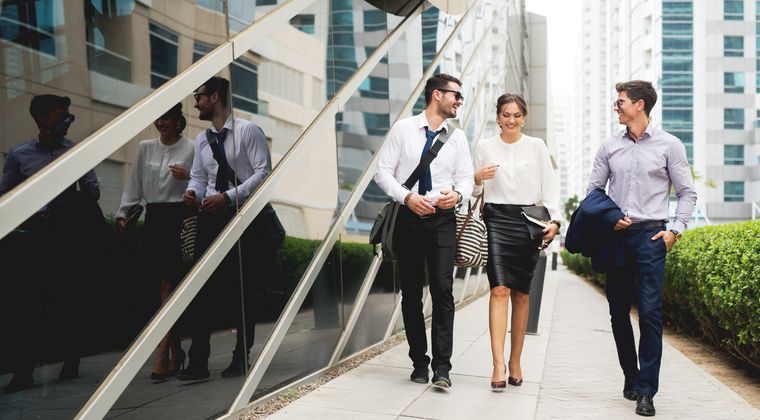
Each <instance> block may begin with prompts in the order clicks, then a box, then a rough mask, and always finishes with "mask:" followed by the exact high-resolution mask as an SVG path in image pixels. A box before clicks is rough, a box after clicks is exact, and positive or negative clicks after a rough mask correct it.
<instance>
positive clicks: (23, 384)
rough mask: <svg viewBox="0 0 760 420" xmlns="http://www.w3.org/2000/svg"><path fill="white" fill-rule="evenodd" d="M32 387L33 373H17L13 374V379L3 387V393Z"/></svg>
mask: <svg viewBox="0 0 760 420" xmlns="http://www.w3.org/2000/svg"><path fill="white" fill-rule="evenodd" d="M32 387H34V380H33V379H32V375H19V374H15V375H13V378H11V381H10V382H8V385H6V386H5V388H3V393H5V394H12V393H14V392H19V391H23V390H25V389H29V388H32Z"/></svg>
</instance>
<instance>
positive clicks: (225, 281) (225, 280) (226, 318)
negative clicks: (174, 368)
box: [187, 210, 284, 369]
mask: <svg viewBox="0 0 760 420" xmlns="http://www.w3.org/2000/svg"><path fill="white" fill-rule="evenodd" d="M233 216H234V211H233V210H230V211H225V212H223V213H218V214H212V215H209V214H200V215H199V216H198V236H197V240H196V251H195V253H196V256H198V257H200V256H201V255H203V253H204V252H205V251H206V250H207V249H208V247H209V246H210V245H211V243H212V242H213V241H214V240H215V239H216V237H217V236H218V235H219V233H221V231H222V230H223V229H224V227H225V226H226V225H227V224H228V223H229V221H230V220H231V219H232V217H233ZM278 229H280V230H281V229H282V227H281V225H280V224H279V220H278V219H277V215H276V213H274V212H265V211H262V213H260V214H259V215H258V216H256V218H255V219H254V221H253V222H252V223H251V224H250V225H249V226H248V228H247V229H246V230H245V232H244V233H243V235H242V236H241V238H240V241H239V243H238V244H236V245H235V246H234V247H232V248H231V249H230V251H229V252H228V253H227V256H226V257H225V258H224V260H223V261H222V263H221V264H219V266H218V267H217V269H216V270H215V271H214V274H212V276H211V277H210V278H209V280H208V281H207V282H206V284H205V285H204V286H203V288H202V289H201V291H200V292H199V293H198V295H197V296H196V298H195V299H194V301H193V303H192V304H191V306H190V308H188V312H189V314H188V315H189V316H188V319H187V322H188V324H189V325H188V327H187V328H188V330H189V333H190V337H191V339H192V344H191V347H190V350H189V352H188V353H189V355H190V366H189V368H190V369H207V368H208V358H209V355H210V354H211V344H210V340H211V330H212V328H213V327H214V324H219V323H225V325H227V324H231V325H234V326H235V327H236V329H237V340H236V343H235V348H234V350H233V353H232V357H233V360H238V361H240V360H245V359H247V355H248V352H249V351H250V349H251V347H252V346H253V341H254V335H255V330H256V318H255V308H256V298H257V295H258V288H257V287H256V285H257V284H259V283H261V282H262V281H264V280H268V279H269V277H270V276H272V275H273V265H274V258H275V256H276V254H277V250H278V249H279V247H280V245H281V244H282V239H283V238H282V237H279V236H278V235H273V232H276V231H277V230H278ZM283 235H284V232H283ZM238 247H239V248H240V250H239V251H238ZM239 255H240V256H242V258H239ZM241 262H242V273H241V272H240V267H241ZM243 313H244V314H245V316H243ZM244 333H245V338H244V336H243V335H244Z"/></svg>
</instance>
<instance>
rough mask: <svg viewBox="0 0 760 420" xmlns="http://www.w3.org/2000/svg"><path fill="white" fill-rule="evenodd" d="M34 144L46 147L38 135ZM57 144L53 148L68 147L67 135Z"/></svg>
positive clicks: (40, 147)
mask: <svg viewBox="0 0 760 420" xmlns="http://www.w3.org/2000/svg"><path fill="white" fill-rule="evenodd" d="M34 146H35V147H37V148H38V149H44V148H45V146H44V145H43V144H42V141H41V140H40V138H39V137H37V138H36V139H34ZM55 146H56V147H54V148H53V150H55V149H62V148H65V147H66V138H65V137H61V139H60V140H58V141H57V142H56V143H55Z"/></svg>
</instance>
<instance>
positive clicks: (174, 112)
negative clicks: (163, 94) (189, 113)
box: [159, 102, 187, 134]
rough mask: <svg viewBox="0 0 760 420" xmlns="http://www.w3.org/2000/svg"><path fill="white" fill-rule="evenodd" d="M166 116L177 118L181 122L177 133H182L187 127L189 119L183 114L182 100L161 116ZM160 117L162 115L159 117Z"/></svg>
mask: <svg viewBox="0 0 760 420" xmlns="http://www.w3.org/2000/svg"><path fill="white" fill-rule="evenodd" d="M163 116H166V117H169V118H171V119H173V120H176V121H177V123H178V124H179V127H177V134H182V130H184V129H185V127H187V120H186V119H185V116H184V115H182V102H180V103H178V104H177V105H174V106H173V107H171V109H169V110H168V111H166V112H165V113H164V115H162V116H161V117H163ZM159 118H160V117H159Z"/></svg>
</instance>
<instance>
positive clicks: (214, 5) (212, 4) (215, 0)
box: [196, 0, 224, 13]
mask: <svg viewBox="0 0 760 420" xmlns="http://www.w3.org/2000/svg"><path fill="white" fill-rule="evenodd" d="M196 4H198V6H201V7H205V8H206V9H209V10H213V11H215V12H219V13H224V2H223V1H219V0H196Z"/></svg>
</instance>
